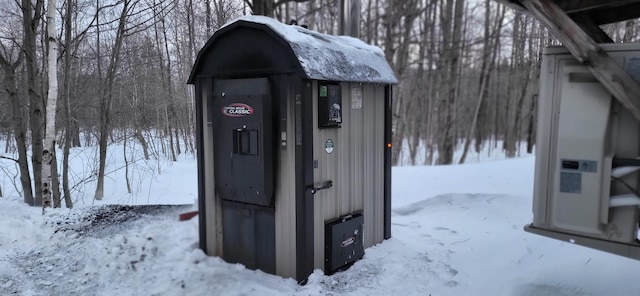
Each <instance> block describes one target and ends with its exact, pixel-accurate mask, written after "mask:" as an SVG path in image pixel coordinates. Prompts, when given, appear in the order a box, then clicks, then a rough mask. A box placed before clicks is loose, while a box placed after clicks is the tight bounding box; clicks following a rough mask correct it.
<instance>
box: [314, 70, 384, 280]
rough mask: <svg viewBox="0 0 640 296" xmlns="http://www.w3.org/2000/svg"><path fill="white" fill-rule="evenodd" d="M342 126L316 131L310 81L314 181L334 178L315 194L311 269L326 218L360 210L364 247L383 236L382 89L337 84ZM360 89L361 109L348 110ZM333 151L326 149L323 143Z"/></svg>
mask: <svg viewBox="0 0 640 296" xmlns="http://www.w3.org/2000/svg"><path fill="white" fill-rule="evenodd" d="M341 85H342V121H343V123H342V127H340V128H325V129H318V127H317V122H318V119H317V116H318V115H317V114H318V112H317V105H318V95H317V89H318V82H317V81H314V83H313V106H314V112H313V124H314V133H313V137H314V159H315V160H317V161H318V168H317V169H315V170H314V182H315V184H321V183H323V182H325V181H328V180H331V181H333V187H332V188H329V189H327V190H322V191H319V192H318V193H317V194H316V195H315V197H314V198H315V201H314V202H315V210H314V219H315V223H314V235H315V239H314V241H315V252H314V254H315V255H314V266H315V268H323V267H324V247H325V241H324V225H325V221H327V220H330V219H334V218H338V217H340V216H343V215H347V214H351V213H354V212H358V211H362V212H363V214H364V218H365V222H364V223H365V225H364V232H365V233H364V237H365V244H364V245H365V247H369V246H372V245H374V244H376V243H379V242H381V241H382V240H383V237H384V87H383V86H381V85H374V84H360V83H342V84H341ZM352 87H359V88H361V91H362V108H361V109H352V98H351V88H352ZM328 139H332V140H333V142H334V150H333V152H332V153H330V154H329V153H327V152H326V151H325V149H324V145H325V141H327V140H328Z"/></svg>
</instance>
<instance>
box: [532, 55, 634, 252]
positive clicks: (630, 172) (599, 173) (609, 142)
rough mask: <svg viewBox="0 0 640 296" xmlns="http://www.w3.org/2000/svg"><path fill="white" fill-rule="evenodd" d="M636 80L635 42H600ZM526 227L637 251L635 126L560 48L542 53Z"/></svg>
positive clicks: (601, 246) (599, 245)
mask: <svg viewBox="0 0 640 296" xmlns="http://www.w3.org/2000/svg"><path fill="white" fill-rule="evenodd" d="M601 46H602V47H603V48H604V49H605V50H606V51H607V53H608V54H609V55H610V56H611V57H613V58H614V59H615V60H616V61H617V62H618V63H619V65H621V66H622V67H623V68H624V69H625V70H626V71H627V72H628V73H629V74H631V76H632V77H634V78H636V79H637V80H640V45H639V44H602V45H601ZM540 80H541V81H540V83H541V85H540V93H539V100H538V129H537V143H536V169H535V183H534V202H533V213H534V219H533V223H532V224H531V225H529V226H528V227H526V229H527V230H529V231H531V232H536V233H539V234H542V235H546V236H550V237H555V238H559V239H563V240H567V241H570V242H574V243H578V244H582V245H585V246H589V247H593V248H596V249H601V250H605V251H608V252H612V253H617V254H620V255H623V256H629V257H636V256H638V255H639V254H640V253H638V251H637V245H638V240H637V234H638V217H639V210H638V206H639V205H640V197H638V190H639V189H640V187H639V186H640V182H639V174H638V170H639V169H640V162H639V161H638V158H639V157H640V126H639V124H638V121H637V120H636V119H635V118H634V117H633V116H632V115H631V113H630V112H629V111H628V110H626V109H625V108H624V107H622V106H621V105H620V103H618V101H617V100H615V98H613V97H612V95H611V94H610V93H609V92H608V91H607V90H606V89H605V88H604V87H603V86H602V85H601V84H600V82H599V81H598V80H597V79H596V77H595V76H594V75H593V74H592V73H591V71H590V70H589V69H587V67H585V66H584V65H581V64H579V63H578V61H577V60H576V59H575V58H574V57H573V56H572V55H571V54H570V53H569V52H568V51H567V50H566V49H565V48H562V47H554V48H548V49H546V50H545V52H544V55H543V59H542V68H541V77H540Z"/></svg>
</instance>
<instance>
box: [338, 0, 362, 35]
mask: <svg viewBox="0 0 640 296" xmlns="http://www.w3.org/2000/svg"><path fill="white" fill-rule="evenodd" d="M338 35H347V36H352V37H355V38H359V37H360V0H340V20H339V25H338Z"/></svg>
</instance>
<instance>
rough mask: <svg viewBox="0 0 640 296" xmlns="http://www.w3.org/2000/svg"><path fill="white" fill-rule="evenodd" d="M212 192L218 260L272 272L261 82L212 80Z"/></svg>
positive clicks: (267, 132) (268, 110)
mask: <svg viewBox="0 0 640 296" xmlns="http://www.w3.org/2000/svg"><path fill="white" fill-rule="evenodd" d="M211 106H212V109H211V110H209V112H210V116H211V117H212V123H213V130H214V137H213V140H214V143H213V146H214V162H215V163H214V170H215V172H214V175H215V184H216V193H217V194H218V195H219V196H220V198H221V199H222V202H221V206H222V248H223V250H222V253H223V256H222V257H223V259H224V260H226V261H227V262H231V263H241V264H244V265H245V266H246V267H247V268H251V269H261V270H263V271H265V272H270V273H275V272H276V270H275V216H274V207H273V199H274V177H273V176H274V167H273V163H274V155H273V153H274V148H273V120H272V119H273V118H275V117H273V116H274V115H272V111H273V109H274V108H273V104H272V98H271V89H270V86H269V81H268V79H267V78H251V79H226V80H214V87H213V96H212V104H211Z"/></svg>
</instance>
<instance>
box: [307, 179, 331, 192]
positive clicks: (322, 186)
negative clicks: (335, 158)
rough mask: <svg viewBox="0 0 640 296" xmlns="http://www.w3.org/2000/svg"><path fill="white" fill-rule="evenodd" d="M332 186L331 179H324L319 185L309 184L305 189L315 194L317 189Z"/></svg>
mask: <svg viewBox="0 0 640 296" xmlns="http://www.w3.org/2000/svg"><path fill="white" fill-rule="evenodd" d="M332 186H333V181H331V180H329V181H325V182H324V183H322V185H320V186H316V185H313V186H310V187H309V188H307V190H309V191H310V192H311V194H316V193H318V191H320V190H324V189H329V188H331V187H332Z"/></svg>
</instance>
